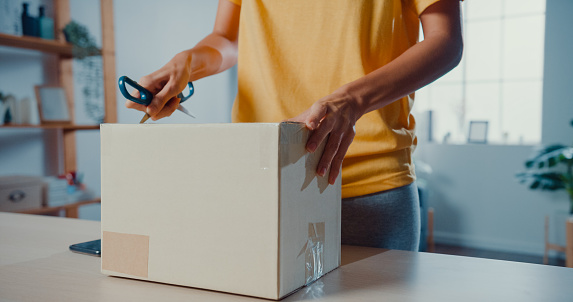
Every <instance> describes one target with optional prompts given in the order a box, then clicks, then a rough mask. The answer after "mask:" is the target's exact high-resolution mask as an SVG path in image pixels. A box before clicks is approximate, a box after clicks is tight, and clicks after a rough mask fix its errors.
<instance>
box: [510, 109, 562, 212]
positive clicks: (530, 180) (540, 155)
mask: <svg viewBox="0 0 573 302" xmlns="http://www.w3.org/2000/svg"><path fill="white" fill-rule="evenodd" d="M571 126H573V120H572V121H571ZM525 168H526V170H525V171H523V172H521V173H518V174H517V175H516V177H517V178H518V179H519V181H520V183H527V184H528V185H529V188H530V189H532V190H549V191H556V190H562V189H565V190H566V191H567V193H568V194H569V215H573V146H565V145H561V144H553V145H549V146H542V147H540V148H538V149H536V150H535V152H534V153H533V155H532V156H531V157H529V158H528V159H527V160H526V161H525Z"/></svg>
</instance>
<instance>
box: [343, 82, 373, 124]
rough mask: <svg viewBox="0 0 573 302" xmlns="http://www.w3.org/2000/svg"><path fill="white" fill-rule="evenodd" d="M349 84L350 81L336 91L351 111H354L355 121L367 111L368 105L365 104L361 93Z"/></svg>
mask: <svg viewBox="0 0 573 302" xmlns="http://www.w3.org/2000/svg"><path fill="white" fill-rule="evenodd" d="M351 84H352V83H349V84H346V85H344V86H342V87H340V88H339V89H338V91H337V92H338V94H339V95H340V96H341V97H342V99H343V100H344V102H345V103H346V104H348V105H349V106H350V108H351V111H352V112H353V113H354V116H353V118H354V121H357V120H358V119H359V118H360V117H361V116H363V115H364V114H365V113H366V112H367V108H368V107H367V106H366V102H365V101H364V98H363V97H362V95H361V94H360V93H359V91H358V90H357V89H356V88H355V87H353V85H351Z"/></svg>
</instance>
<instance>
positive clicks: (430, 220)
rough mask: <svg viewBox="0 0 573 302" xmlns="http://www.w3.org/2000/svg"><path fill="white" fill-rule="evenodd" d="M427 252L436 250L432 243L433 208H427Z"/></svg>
mask: <svg viewBox="0 0 573 302" xmlns="http://www.w3.org/2000/svg"><path fill="white" fill-rule="evenodd" d="M426 242H427V244H428V252H430V253H434V252H435V251H436V244H435V243H434V208H428V238H427V240H426Z"/></svg>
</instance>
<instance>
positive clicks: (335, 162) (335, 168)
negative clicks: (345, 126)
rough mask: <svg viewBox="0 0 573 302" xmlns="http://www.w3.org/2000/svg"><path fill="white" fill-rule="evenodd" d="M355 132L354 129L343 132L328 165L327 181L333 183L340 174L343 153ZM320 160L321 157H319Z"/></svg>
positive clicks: (344, 153)
mask: <svg viewBox="0 0 573 302" xmlns="http://www.w3.org/2000/svg"><path fill="white" fill-rule="evenodd" d="M354 136H355V132H354V129H353V131H352V132H350V133H345V135H344V137H343V138H342V142H341V143H340V145H339V146H338V150H337V152H336V155H335V156H334V158H333V159H332V164H331V165H330V173H329V174H328V183H329V184H331V185H333V184H334V182H335V181H336V178H337V177H338V174H340V170H341V169H342V161H343V160H344V155H346V152H347V151H348V148H349V147H350V144H351V143H352V141H353V140H354ZM321 160H322V159H321Z"/></svg>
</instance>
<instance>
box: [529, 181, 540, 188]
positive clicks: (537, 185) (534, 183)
mask: <svg viewBox="0 0 573 302" xmlns="http://www.w3.org/2000/svg"><path fill="white" fill-rule="evenodd" d="M539 185H541V182H540V181H538V180H536V181H534V182H533V183H532V184H531V185H530V186H529V188H530V189H532V190H535V189H537V188H538V187H539Z"/></svg>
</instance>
